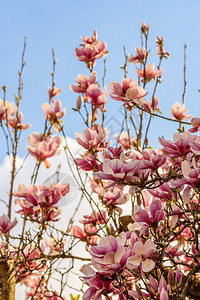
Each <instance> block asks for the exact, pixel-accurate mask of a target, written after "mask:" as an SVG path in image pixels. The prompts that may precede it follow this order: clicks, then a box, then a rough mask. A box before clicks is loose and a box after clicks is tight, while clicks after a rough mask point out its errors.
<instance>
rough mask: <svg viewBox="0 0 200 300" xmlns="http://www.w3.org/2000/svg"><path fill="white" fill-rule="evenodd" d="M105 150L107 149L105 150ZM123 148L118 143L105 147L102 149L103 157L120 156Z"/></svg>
mask: <svg viewBox="0 0 200 300" xmlns="http://www.w3.org/2000/svg"><path fill="white" fill-rule="evenodd" d="M106 150H107V151H106ZM123 151H124V148H123V147H122V146H121V145H120V146H119V147H115V148H114V147H107V148H106V149H105V150H103V157H104V158H108V159H113V158H120V156H121V154H122V153H123Z"/></svg>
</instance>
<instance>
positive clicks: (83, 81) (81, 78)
mask: <svg viewBox="0 0 200 300" xmlns="http://www.w3.org/2000/svg"><path fill="white" fill-rule="evenodd" d="M96 77H97V75H96V72H95V71H93V72H91V74H90V76H89V77H88V76H86V75H78V76H77V77H76V85H70V89H71V90H72V91H74V92H75V93H86V91H87V89H88V87H89V86H90V85H91V84H95V82H96Z"/></svg>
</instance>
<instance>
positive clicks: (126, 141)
mask: <svg viewBox="0 0 200 300" xmlns="http://www.w3.org/2000/svg"><path fill="white" fill-rule="evenodd" d="M115 139H116V141H117V142H118V143H120V145H122V146H123V147H124V149H130V148H132V147H133V145H134V142H135V143H136V140H135V139H133V137H132V136H131V135H128V132H122V133H121V134H120V137H118V134H117V133H115Z"/></svg>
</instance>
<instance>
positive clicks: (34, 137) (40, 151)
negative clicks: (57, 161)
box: [26, 132, 62, 168]
mask: <svg viewBox="0 0 200 300" xmlns="http://www.w3.org/2000/svg"><path fill="white" fill-rule="evenodd" d="M28 141H29V144H31V146H26V149H27V150H28V152H29V153H30V154H31V155H32V156H34V157H35V158H36V159H37V160H38V161H43V162H44V165H45V166H46V167H47V168H49V167H50V163H49V162H48V161H47V160H46V159H47V158H48V157H52V156H55V155H58V154H59V153H60V150H59V149H58V147H59V146H60V144H61V143H62V137H61V136H56V137H53V138H51V137H49V136H43V135H42V134H39V133H37V132H33V133H32V134H31V135H30V137H29V138H28Z"/></svg>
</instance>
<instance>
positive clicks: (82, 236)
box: [71, 225, 87, 240]
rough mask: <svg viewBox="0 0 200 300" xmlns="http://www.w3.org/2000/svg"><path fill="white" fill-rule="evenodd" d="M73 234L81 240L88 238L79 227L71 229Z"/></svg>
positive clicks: (74, 226) (75, 226)
mask: <svg viewBox="0 0 200 300" xmlns="http://www.w3.org/2000/svg"><path fill="white" fill-rule="evenodd" d="M71 234H72V235H73V236H74V237H76V238H79V239H81V240H84V239H85V237H86V236H87V235H86V233H85V232H84V231H83V230H82V229H81V228H80V227H79V226H77V225H73V226H72V227H71Z"/></svg>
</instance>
